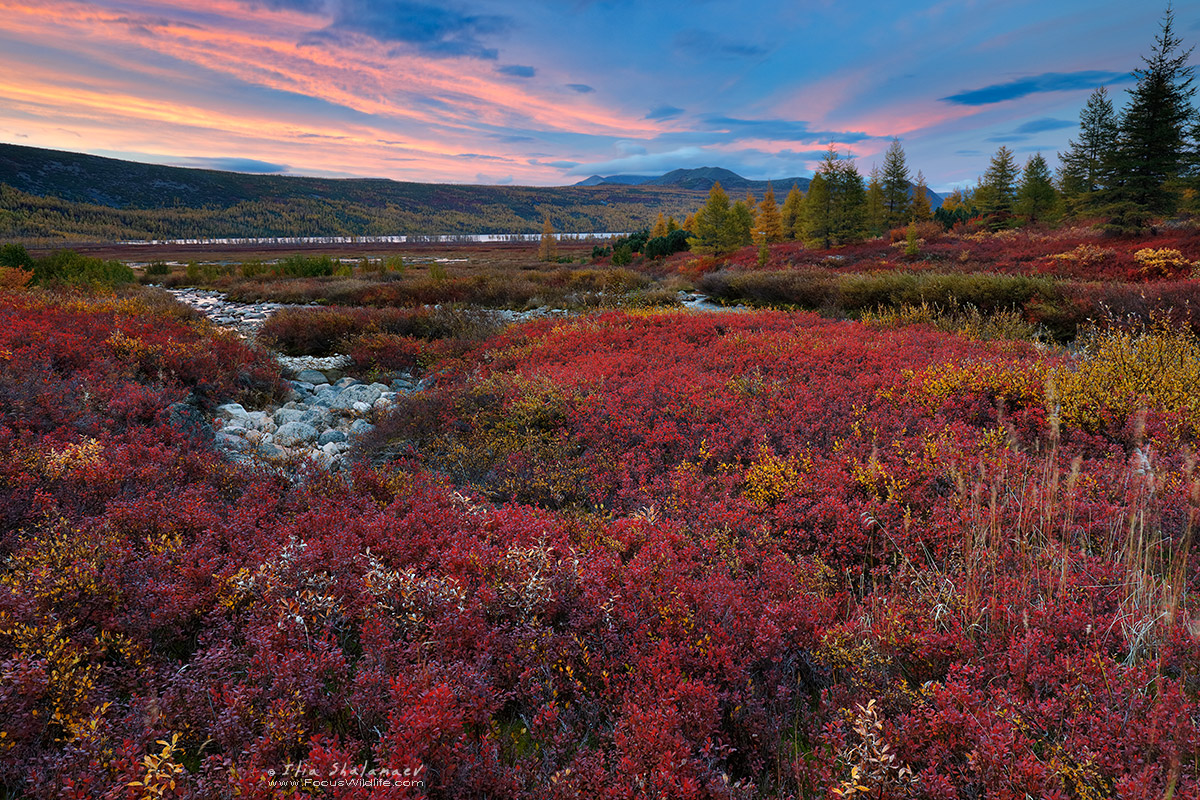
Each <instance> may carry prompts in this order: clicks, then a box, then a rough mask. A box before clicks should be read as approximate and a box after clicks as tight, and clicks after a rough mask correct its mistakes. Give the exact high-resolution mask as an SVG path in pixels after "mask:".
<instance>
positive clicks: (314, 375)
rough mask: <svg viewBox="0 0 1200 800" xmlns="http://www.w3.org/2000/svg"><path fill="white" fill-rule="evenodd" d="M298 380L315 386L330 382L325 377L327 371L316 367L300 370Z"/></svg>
mask: <svg viewBox="0 0 1200 800" xmlns="http://www.w3.org/2000/svg"><path fill="white" fill-rule="evenodd" d="M296 380H298V381H302V382H304V383H311V384H312V385H313V386H316V385H318V384H321V383H328V382H329V381H327V380H326V379H325V373H323V372H320V371H319V370H315V369H303V370H300V374H298V375H297V376H296Z"/></svg>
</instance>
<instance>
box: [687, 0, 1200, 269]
mask: <svg viewBox="0 0 1200 800" xmlns="http://www.w3.org/2000/svg"><path fill="white" fill-rule="evenodd" d="M1182 45H1183V42H1182V40H1181V39H1180V38H1179V37H1178V36H1177V35H1176V34H1175V30H1174V12H1173V11H1172V9H1170V8H1168V9H1167V11H1166V12H1165V14H1164V16H1163V20H1162V23H1161V29H1160V31H1159V34H1158V36H1157V37H1156V38H1155V42H1154V47H1153V49H1152V51H1151V53H1150V55H1148V56H1144V57H1143V59H1142V62H1143V64H1142V66H1141V67H1139V68H1138V69H1135V70H1134V71H1133V75H1134V77H1135V78H1136V83H1135V85H1134V86H1133V88H1131V89H1130V90H1129V98H1128V103H1127V104H1126V106H1125V108H1124V110H1123V111H1122V112H1120V113H1118V112H1117V111H1116V110H1115V108H1114V106H1113V103H1112V100H1111V98H1110V97H1109V96H1108V92H1107V91H1106V90H1105V89H1104V88H1100V89H1097V90H1096V91H1095V92H1094V93H1093V94H1092V96H1091V97H1090V98H1089V100H1088V102H1087V105H1086V106H1085V107H1084V109H1083V110H1082V112H1081V114H1080V132H1079V136H1078V138H1077V139H1074V140H1071V141H1070V142H1069V145H1068V148H1067V151H1066V152H1065V153H1059V154H1058V158H1059V161H1060V164H1061V166H1060V167H1059V169H1058V171H1057V174H1054V173H1053V172H1052V171H1051V169H1050V166H1049V164H1048V163H1047V161H1046V159H1045V157H1044V156H1043V155H1042V154H1041V153H1035V154H1034V155H1032V156H1030V157H1029V159H1028V160H1027V161H1026V162H1025V164H1024V165H1023V166H1022V165H1019V164H1018V163H1017V160H1016V156H1015V154H1014V153H1013V152H1012V150H1010V149H1009V148H1008V147H1005V146H1001V147H1000V148H999V149H998V150H997V151H996V153H995V154H994V155H993V156H992V158H991V161H990V162H989V164H988V167H987V169H986V171H985V172H984V173H983V175H982V176H980V178H979V180H978V183H977V184H976V185H975V186H974V187H973V188H958V189H955V190H954V191H953V192H952V193H951V194H950V195H949V196H947V197H946V198H945V199H944V201H943V202H942V205H941V207H940V208H938V209H937V210H936V211H932V210H931V208H930V202H929V197H928V189H927V187H926V182H925V177H924V175H923V174H922V173H921V172H920V171H919V170H918V171H917V173H916V175H915V177H914V176H913V175H912V173H911V171H910V169H909V167H908V165H907V163H906V157H905V153H904V148H903V147H902V145H901V143H900V141H899V140H898V139H893V140H892V143H891V146H890V147H889V148H888V150H887V152H886V153H885V154H884V158H883V166H882V168H873V169H872V170H871V172H870V174H869V175H868V176H867V177H866V178H865V179H864V177H863V175H862V174H861V173H859V171H858V168H857V167H856V166H855V163H854V161H853V159H851V158H847V157H842V156H840V155H839V154H838V152H837V150H836V148H834V147H833V146H832V145H831V146H830V148H829V150H828V152H827V153H826V154H825V157H824V159H823V160H822V161H821V164H820V166H819V167H818V168H817V170H816V174H815V175H814V176H813V180H812V183H811V185H810V186H809V188H808V192H807V193H803V192H801V191H800V189H799V188H798V187H797V186H792V188H791V191H790V192H788V195H787V198H786V199H785V200H784V203H783V206H782V208H780V207H779V206H778V205H777V203H776V199H775V193H774V191H773V190H772V189H771V188H768V190H767V193H766V195H765V196H764V197H763V199H762V200H761V201H757V202H756V201H755V199H754V198H753V197H752V196H751V197H747V198H746V199H745V200H744V201H742V200H739V201H736V202H733V203H731V202H730V199H729V196H728V195H727V194H726V193H725V192H724V190H723V189H722V188H721V186H720V184H716V185H714V186H713V187H712V190H711V191H710V193H709V198H708V202H707V203H706V204H705V205H704V206H703V207H702V208H701V209H700V210H699V211H697V212H696V214H694V215H692V216H690V217H688V218H687V220H686V221H685V223H684V227H685V228H686V229H687V230H688V231H690V232H691V233H692V236H691V238H690V240H689V241H690V243H691V249H692V250H694V251H696V252H698V253H727V252H731V251H733V250H736V249H739V248H742V247H746V246H748V245H750V244H758V245H759V247H760V250H761V249H762V248H764V247H766V246H767V245H769V244H773V243H776V242H784V241H800V242H804V243H805V244H807V245H809V246H813V247H822V248H828V247H833V246H836V245H842V244H849V243H853V242H856V241H861V240H863V239H866V238H870V237H874V236H879V235H882V234H883V233H886V232H887V231H889V230H893V229H895V228H900V227H903V226H906V225H910V224H911V223H914V222H918V223H919V222H923V221H926V220H933V221H936V222H939V223H941V224H942V225H943V226H944V227H945V228H947V229H949V228H951V227H953V226H954V225H955V224H958V223H967V222H970V221H973V220H975V221H978V222H979V223H980V224H981V225H983V226H986V227H987V228H989V229H992V230H998V229H1000V228H1004V227H1013V226H1017V225H1026V224H1044V223H1054V222H1058V221H1060V220H1063V219H1071V220H1080V219H1095V220H1098V224H1099V225H1100V226H1101V227H1102V228H1103V229H1104V230H1106V231H1108V232H1111V233H1118V234H1120V233H1137V232H1139V231H1141V230H1143V229H1145V228H1146V227H1147V226H1148V225H1149V224H1150V222H1151V221H1152V220H1153V219H1155V218H1160V217H1163V216H1167V215H1170V214H1174V213H1177V212H1179V211H1188V212H1193V211H1196V210H1198V206H1200V116H1198V115H1197V112H1196V109H1195V108H1194V107H1193V105H1192V98H1193V96H1194V95H1195V92H1196V87H1195V86H1194V85H1193V80H1194V68H1193V67H1191V66H1188V63H1187V62H1188V59H1189V58H1190V56H1191V53H1192V49H1191V48H1188V49H1186V50H1184V49H1182Z"/></svg>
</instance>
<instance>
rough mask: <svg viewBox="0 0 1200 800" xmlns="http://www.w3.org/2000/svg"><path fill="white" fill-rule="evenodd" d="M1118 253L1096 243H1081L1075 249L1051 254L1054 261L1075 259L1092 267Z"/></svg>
mask: <svg viewBox="0 0 1200 800" xmlns="http://www.w3.org/2000/svg"><path fill="white" fill-rule="evenodd" d="M1116 254H1117V251H1116V250H1110V249H1109V248H1106V247H1097V246H1096V245H1094V244H1081V245H1079V246H1077V247H1076V248H1075V249H1074V250H1068V251H1066V252H1065V253H1055V254H1054V255H1052V256H1050V258H1051V259H1052V260H1054V261H1074V262H1076V263H1078V264H1081V265H1083V266H1085V267H1090V266H1092V265H1093V264H1099V263H1100V262H1102V261H1105V260H1107V259H1109V258H1112V257H1113V256H1115V255H1116Z"/></svg>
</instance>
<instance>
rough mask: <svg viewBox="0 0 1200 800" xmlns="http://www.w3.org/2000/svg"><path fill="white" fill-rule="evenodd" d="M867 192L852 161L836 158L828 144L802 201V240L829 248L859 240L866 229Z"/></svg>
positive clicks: (835, 153)
mask: <svg viewBox="0 0 1200 800" xmlns="http://www.w3.org/2000/svg"><path fill="white" fill-rule="evenodd" d="M866 210H867V192H866V189H865V187H864V186H863V179H862V175H859V174H858V169H857V168H856V167H855V166H854V162H853V161H851V160H849V159H839V158H838V155H837V150H835V149H834V148H833V146H832V145H831V146H830V148H829V151H828V152H827V153H826V154H825V158H824V160H823V161H822V162H821V166H820V167H819V168H818V169H817V173H816V174H815V175H814V176H813V180H812V183H811V184H809V187H808V196H807V197H806V198H805V200H804V240H805V243H806V244H809V245H810V246H813V247H821V248H829V247H832V246H833V245H835V244H839V245H840V244H847V243H849V242H854V241H858V240H860V239H862V237H863V235H864V233H865V231H866Z"/></svg>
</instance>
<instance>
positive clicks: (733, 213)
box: [718, 200, 754, 253]
mask: <svg viewBox="0 0 1200 800" xmlns="http://www.w3.org/2000/svg"><path fill="white" fill-rule="evenodd" d="M750 209H751V206H749V205H747V204H746V203H745V202H744V201H742V200H738V201H737V202H736V203H734V204H733V208H731V209H729V214H728V215H727V216H726V217H725V224H724V225H723V226H722V228H721V248H720V250H719V251H718V252H723V253H728V252H732V251H734V250H737V249H739V248H742V247H745V246H746V245H748V244H750V242H751V241H752V232H753V230H754V212H753V211H751V210H750Z"/></svg>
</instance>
